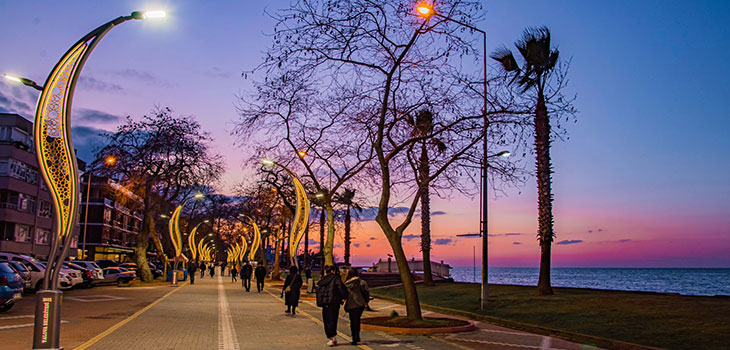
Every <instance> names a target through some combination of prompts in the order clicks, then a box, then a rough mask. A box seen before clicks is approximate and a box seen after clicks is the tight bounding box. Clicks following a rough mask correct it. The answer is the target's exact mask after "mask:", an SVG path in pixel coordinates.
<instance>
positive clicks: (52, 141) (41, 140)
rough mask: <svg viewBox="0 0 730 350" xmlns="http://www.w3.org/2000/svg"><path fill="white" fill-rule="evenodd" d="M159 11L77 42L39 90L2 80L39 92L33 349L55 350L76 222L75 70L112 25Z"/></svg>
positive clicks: (135, 14)
mask: <svg viewBox="0 0 730 350" xmlns="http://www.w3.org/2000/svg"><path fill="white" fill-rule="evenodd" d="M164 15H165V14H164V12H162V11H154V12H141V11H136V12H132V13H131V14H130V15H128V16H120V17H118V18H115V19H113V20H111V21H109V22H107V23H105V24H103V25H101V26H99V27H98V28H96V29H94V30H92V31H91V32H89V33H88V34H86V35H85V36H84V37H83V38H81V39H80V40H79V41H77V42H76V43H75V44H74V45H73V46H71V48H70V49H69V50H68V51H66V53H65V54H64V55H63V56H62V57H61V59H60V60H59V61H58V63H56V66H55V67H54V68H53V70H51V73H50V74H49V75H48V78H46V82H45V84H44V85H43V86H39V85H38V84H36V83H35V82H34V81H32V80H30V79H26V78H20V77H17V76H13V75H8V74H6V75H5V78H6V79H9V80H12V81H16V82H20V83H22V84H24V85H27V86H30V87H32V88H34V89H36V90H39V91H41V94H40V96H39V97H38V104H37V106H36V113H35V120H34V123H33V126H34V133H33V136H34V140H35V150H36V155H37V157H38V163H39V165H40V170H41V173H42V174H43V179H44V181H45V182H46V184H47V185H48V189H49V192H50V194H51V198H53V203H54V211H55V214H56V215H55V227H56V228H57V231H56V233H55V235H54V236H53V243H52V245H51V249H50V250H49V254H48V266H47V268H46V271H45V274H44V277H43V285H42V288H41V290H40V291H38V293H36V309H35V326H34V330H33V349H59V348H60V345H59V343H60V340H59V339H60V330H61V329H60V323H61V308H60V306H61V296H62V292H61V291H59V290H58V275H59V272H60V270H61V268H62V267H63V261H64V260H65V258H66V255H67V254H68V250H69V248H70V247H71V240H72V238H73V237H72V236H73V230H74V228H75V227H76V224H77V223H78V203H79V190H78V189H79V170H78V165H77V163H76V154H75V151H74V147H73V143H72V142H71V104H72V101H73V95H74V90H75V88H76V82H77V81H78V79H79V76H80V74H81V70H82V68H83V66H84V64H85V63H86V60H87V59H88V58H89V55H90V54H91V52H92V51H93V50H94V48H95V47H96V45H97V44H98V43H99V41H100V40H101V39H102V38H103V37H104V36H105V35H106V34H107V33H108V32H109V31H110V30H111V29H112V28H114V27H115V26H117V25H119V24H122V23H124V22H126V21H129V20H134V19H145V18H159V17H164Z"/></svg>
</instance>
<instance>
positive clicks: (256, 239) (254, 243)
mask: <svg viewBox="0 0 730 350" xmlns="http://www.w3.org/2000/svg"><path fill="white" fill-rule="evenodd" d="M241 216H242V217H245V218H247V219H249V220H250V221H251V226H253V237H252V239H251V250H250V251H249V252H248V260H249V261H253V260H254V259H256V252H257V251H258V249H259V246H261V231H260V230H259V225H256V221H254V219H253V218H252V217H250V216H248V215H241Z"/></svg>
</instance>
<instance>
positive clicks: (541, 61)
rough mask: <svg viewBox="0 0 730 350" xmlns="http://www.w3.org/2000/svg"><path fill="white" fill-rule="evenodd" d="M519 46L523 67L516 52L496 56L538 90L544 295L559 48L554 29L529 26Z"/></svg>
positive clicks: (548, 290) (545, 290)
mask: <svg viewBox="0 0 730 350" xmlns="http://www.w3.org/2000/svg"><path fill="white" fill-rule="evenodd" d="M515 47H517V50H518V51H519V52H520V55H522V58H523V64H522V67H520V66H519V65H518V64H517V60H515V57H514V56H513V55H512V52H511V51H510V50H509V49H507V48H501V49H499V50H497V51H496V52H495V53H494V54H492V58H493V59H494V60H496V61H498V62H499V63H501V64H502V68H504V70H505V71H507V73H508V74H513V75H514V77H513V78H512V82H511V83H514V82H516V83H517V84H518V86H520V87H521V88H522V93H525V92H527V91H529V90H534V92H536V93H537V104H536V107H535V118H534V124H535V153H536V158H537V162H536V163H537V192H538V225H539V228H538V234H537V237H538V241H539V242H540V248H541V255H540V278H539V280H538V283H537V291H538V294H540V295H548V294H553V289H552V287H551V286H550V248H551V245H552V242H553V239H554V237H555V232H553V210H552V201H553V198H552V190H551V182H552V180H551V173H552V165H551V162H550V118H549V116H548V110H547V106H546V103H545V102H546V101H545V88H546V85H547V83H548V80H549V79H548V77H549V74H550V72H551V71H552V70H553V69H554V68H555V65H556V63H557V62H558V54H559V51H558V50H557V49H554V48H551V47H550V30H549V29H548V28H547V27H538V28H527V29H525V31H524V33H523V34H522V39H520V40H519V41H517V42H516V43H515Z"/></svg>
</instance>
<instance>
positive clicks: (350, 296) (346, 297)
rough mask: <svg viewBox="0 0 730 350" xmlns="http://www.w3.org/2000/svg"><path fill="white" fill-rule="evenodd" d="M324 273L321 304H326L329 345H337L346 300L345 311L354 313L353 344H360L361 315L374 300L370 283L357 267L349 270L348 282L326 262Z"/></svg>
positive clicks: (324, 314)
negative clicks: (369, 286)
mask: <svg viewBox="0 0 730 350" xmlns="http://www.w3.org/2000/svg"><path fill="white" fill-rule="evenodd" d="M323 273H325V275H324V277H322V279H321V280H319V282H318V283H317V306H319V307H321V308H322V321H323V323H324V333H325V335H326V336H327V339H328V341H327V345H328V346H335V345H337V319H338V316H339V313H340V306H341V305H342V303H343V301H344V303H345V311H346V312H347V313H348V314H349V316H350V331H351V332H352V345H357V343H358V342H360V318H361V317H362V313H363V312H364V311H365V308H366V307H367V306H368V303H369V301H370V291H369V290H368V284H367V283H366V282H365V281H363V280H361V279H360V278H359V273H358V270H357V269H353V268H351V269H349V270H348V271H347V277H346V278H345V283H342V279H341V277H340V274H339V271H338V270H337V268H336V267H335V266H331V265H327V266H325V268H324V271H323ZM300 280H301V277H300Z"/></svg>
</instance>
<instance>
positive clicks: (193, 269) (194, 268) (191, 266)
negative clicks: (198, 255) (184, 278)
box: [188, 261, 198, 284]
mask: <svg viewBox="0 0 730 350" xmlns="http://www.w3.org/2000/svg"><path fill="white" fill-rule="evenodd" d="M196 272H198V263H196V262H195V261H191V262H190V264H188V275H189V276H190V284H195V273H196Z"/></svg>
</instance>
